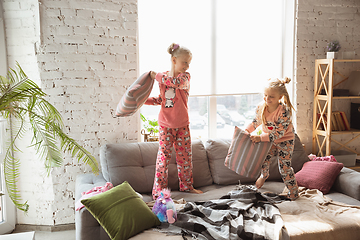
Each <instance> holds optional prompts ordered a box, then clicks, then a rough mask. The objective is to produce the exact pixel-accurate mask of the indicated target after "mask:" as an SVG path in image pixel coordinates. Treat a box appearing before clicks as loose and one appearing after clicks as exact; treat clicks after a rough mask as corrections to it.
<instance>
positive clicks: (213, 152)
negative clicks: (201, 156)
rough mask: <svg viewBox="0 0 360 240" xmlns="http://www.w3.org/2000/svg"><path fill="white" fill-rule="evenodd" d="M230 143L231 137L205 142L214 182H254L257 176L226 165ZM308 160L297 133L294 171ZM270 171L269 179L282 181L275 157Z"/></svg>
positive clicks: (293, 158)
mask: <svg viewBox="0 0 360 240" xmlns="http://www.w3.org/2000/svg"><path fill="white" fill-rule="evenodd" d="M230 144H231V139H209V140H208V141H207V142H206V143H205V148H206V152H207V155H208V158H209V166H210V171H211V175H212V178H213V181H214V183H216V184H223V185H228V184H237V183H239V181H240V182H241V183H254V181H255V180H256V177H255V178H247V177H243V176H240V175H238V174H237V173H235V172H234V171H232V170H230V169H229V168H227V167H226V166H225V165H224V161H225V158H226V156H227V153H228V150H229V147H230ZM306 161H309V158H308V157H307V155H306V153H305V150H304V148H303V146H302V144H301V141H300V138H299V137H298V136H297V135H296V134H295V145H294V153H293V157H292V162H291V165H292V167H293V169H294V172H297V171H299V170H300V169H301V168H302V165H303V164H304V163H305V162H306ZM269 171H270V176H269V178H268V180H279V181H281V176H280V172H279V167H278V162H277V160H276V159H274V158H273V159H271V165H270V170H269Z"/></svg>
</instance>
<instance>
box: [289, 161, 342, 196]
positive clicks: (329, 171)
mask: <svg viewBox="0 0 360 240" xmlns="http://www.w3.org/2000/svg"><path fill="white" fill-rule="evenodd" d="M343 166H344V164H342V163H338V162H328V161H309V162H306V163H304V166H303V167H302V169H301V170H300V171H299V172H297V173H296V174H295V178H296V181H297V183H298V185H299V186H302V187H306V188H308V189H318V190H320V191H321V192H323V194H327V193H328V192H329V191H330V189H331V187H332V185H333V184H334V182H335V179H336V177H337V176H338V175H339V173H340V171H341V169H342V168H343Z"/></svg>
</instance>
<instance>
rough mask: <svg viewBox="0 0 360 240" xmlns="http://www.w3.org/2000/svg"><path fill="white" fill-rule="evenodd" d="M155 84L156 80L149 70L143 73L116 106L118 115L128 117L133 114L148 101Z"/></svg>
mask: <svg viewBox="0 0 360 240" xmlns="http://www.w3.org/2000/svg"><path fill="white" fill-rule="evenodd" d="M153 85H154V80H153V79H151V77H150V73H149V72H146V73H144V74H143V75H141V76H140V77H139V78H138V79H137V80H136V81H135V82H134V83H133V84H131V86H130V87H129V88H128V89H127V90H126V92H125V94H124V95H123V96H122V97H121V99H120V102H119V103H118V105H117V108H116V116H117V117H126V116H131V115H133V114H134V113H135V112H136V111H137V110H138V109H139V108H140V107H141V106H142V105H143V104H144V103H145V102H146V100H147V99H148V97H149V95H150V93H151V90H152V87H153Z"/></svg>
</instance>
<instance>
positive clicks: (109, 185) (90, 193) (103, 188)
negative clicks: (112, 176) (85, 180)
mask: <svg viewBox="0 0 360 240" xmlns="http://www.w3.org/2000/svg"><path fill="white" fill-rule="evenodd" d="M112 188H113V185H112V183H110V182H107V183H106V184H105V185H104V186H99V187H94V188H92V189H90V190H88V191H86V192H82V193H81V195H82V196H81V198H80V199H79V200H78V201H77V202H76V203H75V210H76V211H79V210H80V209H82V208H83V207H84V205H83V204H82V203H81V200H83V199H87V198H89V197H92V196H95V195H97V194H99V193H103V192H106V191H108V190H110V189H112Z"/></svg>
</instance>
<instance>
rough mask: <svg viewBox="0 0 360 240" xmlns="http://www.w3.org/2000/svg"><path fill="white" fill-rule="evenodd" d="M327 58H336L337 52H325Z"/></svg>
mask: <svg viewBox="0 0 360 240" xmlns="http://www.w3.org/2000/svg"><path fill="white" fill-rule="evenodd" d="M326 58H327V59H337V58H338V52H327V53H326Z"/></svg>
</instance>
